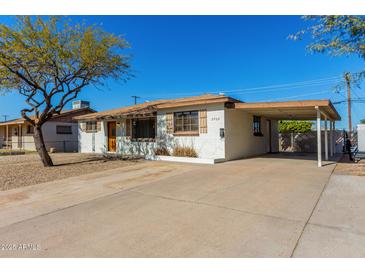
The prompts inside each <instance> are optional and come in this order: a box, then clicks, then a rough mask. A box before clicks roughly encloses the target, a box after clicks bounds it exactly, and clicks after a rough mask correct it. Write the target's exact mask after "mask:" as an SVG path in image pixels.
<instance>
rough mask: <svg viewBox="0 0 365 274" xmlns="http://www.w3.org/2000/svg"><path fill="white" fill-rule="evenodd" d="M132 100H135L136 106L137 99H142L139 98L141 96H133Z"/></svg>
mask: <svg viewBox="0 0 365 274" xmlns="http://www.w3.org/2000/svg"><path fill="white" fill-rule="evenodd" d="M131 97H132V98H134V104H135V105H136V104H137V99H138V98H141V97H139V96H136V95H133V96H131Z"/></svg>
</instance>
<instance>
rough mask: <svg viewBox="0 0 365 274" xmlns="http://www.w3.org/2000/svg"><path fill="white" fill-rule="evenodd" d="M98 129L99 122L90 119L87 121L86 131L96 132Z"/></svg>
mask: <svg viewBox="0 0 365 274" xmlns="http://www.w3.org/2000/svg"><path fill="white" fill-rule="evenodd" d="M96 131H97V122H96V121H89V122H86V132H96Z"/></svg>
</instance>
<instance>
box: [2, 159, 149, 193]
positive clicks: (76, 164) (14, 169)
mask: <svg viewBox="0 0 365 274" xmlns="http://www.w3.org/2000/svg"><path fill="white" fill-rule="evenodd" d="M51 157H52V159H53V162H54V164H55V166H53V167H47V168H45V167H43V165H42V163H41V161H40V159H39V156H38V154H37V153H32V154H25V155H8V156H0V190H8V189H12V188H16V187H21V186H28V185H34V184H39V183H44V182H50V181H54V180H59V179H64V178H68V177H73V176H78V175H81V174H85V173H92V172H98V171H103V170H108V169H114V168H119V167H123V166H127V165H134V164H138V163H139V162H141V161H142V160H125V159H124V160H122V159H119V158H105V157H104V156H102V155H95V154H81V153H56V154H52V155H51Z"/></svg>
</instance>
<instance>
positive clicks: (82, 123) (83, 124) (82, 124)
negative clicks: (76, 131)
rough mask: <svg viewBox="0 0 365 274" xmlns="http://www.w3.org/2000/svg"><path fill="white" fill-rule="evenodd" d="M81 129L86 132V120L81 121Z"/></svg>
mask: <svg viewBox="0 0 365 274" xmlns="http://www.w3.org/2000/svg"><path fill="white" fill-rule="evenodd" d="M80 130H81V131H82V132H85V131H86V122H80Z"/></svg>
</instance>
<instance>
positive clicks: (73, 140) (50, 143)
mask: <svg viewBox="0 0 365 274" xmlns="http://www.w3.org/2000/svg"><path fill="white" fill-rule="evenodd" d="M58 125H61V126H71V127H72V134H57V131H56V127H57V126H58ZM17 128H18V127H17ZM14 130H15V127H13V128H12V130H11V134H12V136H11V141H12V148H13V149H18V148H20V146H19V142H18V141H19V135H14ZM21 130H22V134H21V137H20V138H21V148H22V149H25V150H30V151H35V150H36V148H35V144H34V139H33V134H27V133H26V132H27V126H26V125H25V124H23V125H22V126H21ZM42 133H43V139H44V142H45V144H46V148H47V150H49V149H50V148H51V147H52V148H55V149H56V152H57V151H58V152H61V151H62V152H63V151H66V152H74V151H77V150H78V125H77V123H65V122H46V123H45V124H44V125H43V126H42Z"/></svg>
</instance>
